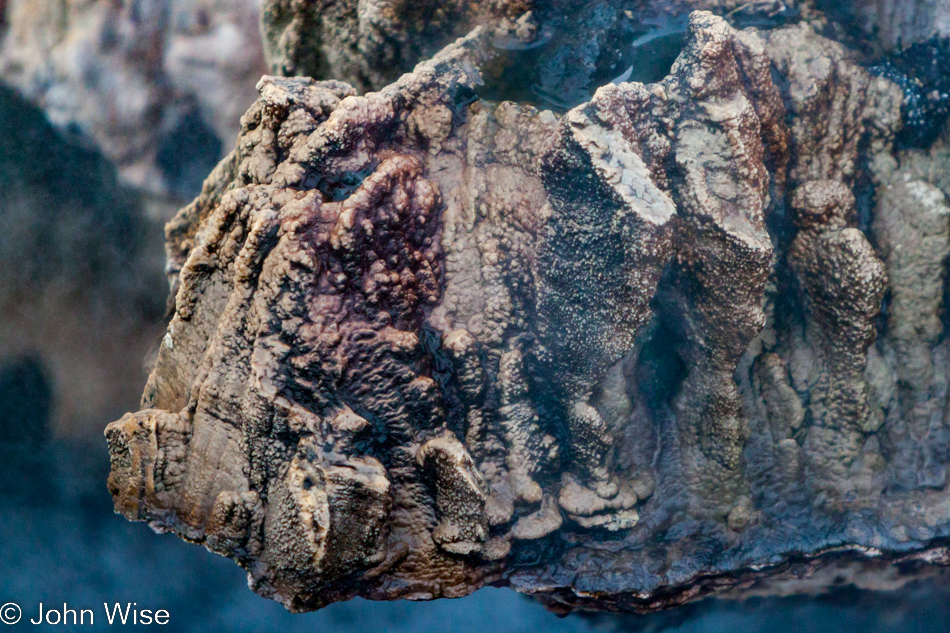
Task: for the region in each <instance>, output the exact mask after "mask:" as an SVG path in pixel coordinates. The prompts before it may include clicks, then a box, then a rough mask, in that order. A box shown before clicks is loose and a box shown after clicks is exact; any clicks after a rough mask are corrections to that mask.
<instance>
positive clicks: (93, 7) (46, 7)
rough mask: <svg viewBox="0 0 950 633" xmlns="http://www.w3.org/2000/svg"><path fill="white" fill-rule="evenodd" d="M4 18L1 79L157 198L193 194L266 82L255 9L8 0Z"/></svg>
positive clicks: (158, 0) (225, 1)
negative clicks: (256, 86) (258, 86)
mask: <svg viewBox="0 0 950 633" xmlns="http://www.w3.org/2000/svg"><path fill="white" fill-rule="evenodd" d="M0 14H2V15H0V78H2V80H3V81H4V82H6V83H7V84H9V85H12V86H14V87H16V88H17V89H18V90H19V91H20V92H21V93H22V94H23V95H24V96H25V97H26V98H28V99H29V100H31V101H32V102H33V103H35V104H37V105H38V106H39V107H41V108H42V109H43V110H44V111H45V112H46V115H47V117H49V119H50V120H51V121H52V122H53V123H54V124H55V125H56V126H58V127H60V128H61V129H65V130H70V131H72V132H73V133H74V134H75V133H77V132H78V134H79V135H80V136H81V137H82V138H84V139H86V140H87V142H91V143H92V144H94V145H95V146H96V147H97V148H98V149H99V150H100V151H101V152H102V153H103V154H105V156H106V157H107V158H109V159H110V160H112V161H113V162H114V163H115V164H116V165H117V166H118V168H119V172H120V176H121V177H122V178H123V180H124V181H125V183H126V184H130V185H133V186H135V187H138V188H141V189H144V190H146V191H148V192H150V193H152V194H158V195H161V196H168V195H171V196H173V197H178V199H181V197H183V196H187V197H190V196H192V195H193V193H194V191H195V190H196V189H197V187H198V186H200V182H201V180H202V178H203V177H204V176H205V175H206V174H207V172H208V170H209V169H210V168H211V167H213V166H214V164H215V163H216V162H217V161H218V159H219V158H220V157H221V156H222V155H223V154H224V153H226V151H227V150H228V149H229V148H230V147H231V145H232V144H233V143H234V137H235V135H236V133H237V128H238V120H239V118H240V116H241V114H242V113H243V112H244V110H245V109H246V108H247V103H248V102H250V101H251V100H252V99H253V98H254V92H253V89H252V88H253V85H254V82H256V81H257V79H258V78H259V77H260V75H261V73H262V72H263V71H264V64H263V53H262V47H261V40H260V35H259V33H258V10H257V3H256V0H200V1H199V2H169V1H166V0H146V1H144V2H108V1H105V0H95V1H93V2H68V3H62V2H57V1H54V0H40V1H36V0H10V1H9V2H4V3H2V4H0ZM209 161H210V164H209Z"/></svg>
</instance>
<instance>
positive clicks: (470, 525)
mask: <svg viewBox="0 0 950 633" xmlns="http://www.w3.org/2000/svg"><path fill="white" fill-rule="evenodd" d="M279 4H280V3H271V4H270V8H269V9H268V10H270V11H272V12H278V13H279V11H282V10H284V9H281V8H280V7H281V6H283V5H280V6H278V5H279ZM308 6H309V5H308ZM374 6H375V5H374ZM380 6H382V5H380ZM467 6H469V7H470V8H471V7H475V8H478V7H480V6H481V5H479V4H471V5H467ZM486 6H488V5H486ZM491 6H495V5H491ZM489 9H490V7H489V8H488V9H486V10H489ZM473 10H474V9H473ZM479 10H480V9H479ZM288 11H289V9H288ZM281 15H284V14H281ZM292 15H295V16H299V15H300V14H299V13H293V12H290V13H287V14H286V15H285V17H287V16H292ZM361 15H363V17H365V15H364V14H361ZM367 15H368V14H367ZM380 15H390V14H389V13H386V12H382V11H381V13H380ZM272 18H273V15H272ZM288 19H290V18H289V17H288ZM295 19H296V18H295ZM287 28H291V26H288V27H287ZM293 28H297V27H293ZM368 33H371V32H370V31H368ZM282 37H283V36H282ZM367 37H370V36H369V35H367ZM497 38H498V33H497V31H496V30H493V29H488V28H476V29H475V30H473V31H472V32H471V33H470V34H469V35H467V36H465V37H463V38H461V39H459V40H458V41H457V42H455V43H454V44H451V45H449V46H447V47H446V48H444V49H443V50H442V51H441V52H439V53H438V54H436V55H435V56H434V57H433V58H432V59H431V60H429V61H425V62H423V63H420V64H419V65H418V66H417V67H416V68H415V70H413V71H412V72H410V73H408V74H405V75H403V76H402V77H401V78H399V79H398V80H397V81H395V82H394V83H392V84H391V85H389V86H386V87H384V88H382V89H381V90H379V91H378V92H370V93H366V94H363V95H362V96H360V95H358V94H357V91H356V90H355V89H354V88H353V87H351V86H350V85H348V84H345V83H342V82H339V81H334V80H326V81H315V80H312V79H307V78H301V77H295V78H280V77H270V76H268V77H265V78H263V79H262V80H261V81H260V83H259V84H258V91H259V94H260V97H259V99H258V101H257V102H256V103H255V104H254V105H253V106H252V107H251V109H250V110H249V111H248V112H247V114H246V115H245V116H244V118H243V119H242V122H241V132H240V135H239V137H238V141H237V146H236V148H235V150H234V151H233V152H231V153H230V154H229V155H228V157H227V158H225V159H224V160H223V161H222V162H221V163H220V164H219V165H218V167H217V168H216V169H215V170H214V172H213V173H212V174H211V175H210V176H209V178H208V179H207V180H206V181H205V184H204V189H203V191H202V193H201V195H200V196H199V197H198V198H197V199H196V200H195V201H194V202H193V203H192V204H191V205H189V206H188V207H186V208H184V209H183V210H182V211H181V212H180V213H179V215H178V216H177V217H176V218H175V219H174V220H173V221H172V222H171V223H170V224H169V225H168V227H167V250H168V268H167V270H168V273H169V279H170V282H171V284H172V288H173V293H174V306H173V307H174V317H173V318H172V320H171V323H170V324H169V327H168V331H167V334H166V336H165V339H164V341H163V343H162V347H161V351H160V353H159V357H158V360H157V363H156V365H155V368H154V370H153V372H152V375H151V377H150V378H149V381H148V384H147V386H146V389H145V393H144V396H143V400H142V410H141V411H139V412H137V413H130V414H128V415H126V416H125V417H124V418H122V419H121V420H119V421H117V422H114V423H112V424H111V425H109V427H108V428H107V430H106V436H107V439H108V442H109V447H110V451H111V454H112V474H111V476H110V479H109V489H110V491H111V492H112V494H113V496H114V498H115V503H116V508H117V510H118V511H120V512H122V513H123V514H124V515H125V516H127V517H128V518H130V519H132V520H141V521H148V522H149V523H150V524H151V525H152V526H153V527H154V528H155V529H157V530H164V531H171V532H174V533H176V534H178V535H180V536H181V537H183V538H186V539H188V540H190V541H194V542H199V543H203V544H204V545H205V546H206V547H208V548H209V549H211V550H212V551H215V552H217V553H219V554H222V555H224V556H227V557H230V558H232V559H234V560H235V561H236V562H237V563H238V564H240V565H241V566H242V567H244V568H245V569H246V570H247V571H248V574H249V579H250V584H251V587H252V588H253V589H254V590H255V591H257V592H258V593H260V594H262V595H264V596H267V597H270V598H273V599H275V600H279V601H280V602H282V603H283V604H284V605H286V606H287V607H288V608H289V609H291V610H295V611H302V610H308V609H315V608H319V607H322V606H324V605H326V604H328V603H330V602H333V601H337V600H345V599H348V598H351V597H353V596H357V595H359V596H364V597H367V598H372V599H395V598H410V599H431V598H438V597H456V596H462V595H466V594H468V593H470V592H472V591H474V590H476V589H478V588H479V587H482V586H484V585H487V584H494V585H503V586H510V587H513V588H515V589H517V590H519V591H523V592H527V593H532V594H536V595H538V596H539V597H541V598H542V599H543V600H544V601H545V602H546V603H547V604H548V605H549V606H550V607H551V608H554V609H561V610H566V609H572V608H599V609H630V610H653V609H658V608H662V607H665V606H669V605H672V604H678V603H681V602H684V601H687V600H690V599H694V598H696V597H699V596H702V595H706V594H709V593H713V592H730V593H731V594H732V595H735V594H741V593H742V592H743V591H747V590H750V591H751V590H753V589H754V590H758V591H760V592H761V591H772V592H782V591H791V590H794V587H796V586H798V585H796V583H798V582H799V581H800V580H801V578H802V577H803V576H812V575H813V576H814V577H815V578H816V579H818V580H816V582H824V581H822V580H821V579H822V578H826V580H827V582H828V583H830V582H832V580H833V575H832V574H830V573H829V574H826V575H825V576H822V573H821V570H822V569H824V568H825V567H826V566H828V565H832V564H833V562H832V561H833V560H836V558H835V557H838V559H840V557H842V556H844V557H850V559H854V560H855V561H857V563H856V564H857V565H864V566H865V567H866V568H867V570H869V571H868V573H875V572H879V573H884V572H881V571H880V570H881V569H883V568H885V567H886V565H882V564H881V561H889V560H899V561H900V562H901V565H902V567H901V569H910V568H913V567H914V566H926V565H933V564H941V563H945V562H946V561H947V560H948V558H947V553H946V551H945V549H942V546H941V543H942V542H943V541H941V539H943V538H945V537H946V536H947V535H948V534H950V504H948V501H950V497H948V496H947V495H948V493H947V491H946V490H945V488H946V469H947V465H948V462H950V452H948V451H947V442H948V434H947V428H948V423H950V419H948V415H950V413H948V412H950V406H948V399H947V393H948V380H950V374H948V371H947V349H946V347H947V344H946V340H947V339H946V332H947V326H946V323H947V321H946V317H945V310H944V301H945V297H946V289H945V274H946V257H947V254H948V249H950V246H948V238H950V235H948V231H950V227H948V217H950V216H948V206H947V203H946V200H945V198H944V194H943V191H942V190H941V187H946V186H947V183H946V182H943V181H941V180H940V178H943V177H942V176H941V177H940V178H936V177H934V178H933V179H932V180H934V182H929V181H928V179H927V177H925V176H924V175H922V174H921V172H922V171H925V170H926V166H927V165H930V164H933V162H934V161H936V160H937V159H936V158H933V157H932V156H930V155H928V154H927V153H926V150H909V151H908V152H904V153H900V154H895V153H894V152H893V148H892V140H893V138H894V135H895V134H896V133H897V131H898V130H899V128H900V125H901V107H902V103H903V93H902V91H901V89H900V88H899V87H898V86H897V85H895V84H894V83H892V82H891V81H889V80H888V79H886V78H884V77H881V76H875V75H873V74H871V73H869V72H868V71H867V70H866V69H865V68H863V67H862V66H860V65H859V64H857V63H855V62H854V60H853V59H852V57H851V56H850V55H849V53H848V51H847V49H845V48H844V47H843V46H842V45H841V44H838V43H836V42H833V41H831V40H829V39H826V38H825V37H823V36H821V35H819V34H818V32H817V31H816V29H815V28H814V27H813V26H812V25H811V24H810V23H809V22H808V21H803V22H801V23H798V24H794V25H790V26H785V27H780V28H774V29H772V30H761V31H760V30H756V29H754V28H750V29H745V30H736V29H735V28H733V27H732V26H730V25H729V23H728V22H727V21H726V20H724V19H722V18H720V17H716V16H715V15H713V14H712V13H708V12H701V11H700V12H694V13H692V14H691V15H690V17H689V21H688V27H687V28H686V32H685V40H684V44H683V46H682V49H681V51H680V53H679V55H678V57H677V58H676V61H675V62H674V63H673V66H672V68H671V69H670V71H669V73H668V75H667V76H666V77H665V78H663V79H662V80H661V81H659V82H656V83H651V84H643V83H638V82H632V81H617V82H616V83H608V84H607V85H604V86H603V87H601V88H600V89H598V90H597V91H596V92H595V94H594V95H593V97H592V98H591V99H590V100H589V101H588V102H586V103H584V104H582V105H579V106H577V107H574V108H572V109H569V110H568V111H566V112H565V113H563V114H556V113H554V112H551V111H548V110H539V109H537V108H535V107H534V106H531V105H528V104H524V103H521V104H519V103H516V102H513V101H488V100H486V99H484V98H482V97H481V96H480V95H481V93H483V92H485V91H486V90H489V89H490V88H491V86H490V85H487V82H488V81H489V80H490V77H488V76H487V75H486V74H485V73H484V72H483V70H484V69H485V68H488V67H490V65H491V63H492V60H493V59H495V58H496V57H497V56H498V55H499V54H501V53H499V47H498V46H497V43H498V40H497ZM281 41H282V42H284V45H286V46H285V50H287V51H292V50H302V49H295V48H294V46H298V47H299V46H305V45H306V43H305V42H301V41H300V40H299V39H298V40H294V39H293V38H292V37H291V36H290V35H287V36H286V37H285V38H284V39H282V40H281ZM370 41H373V40H372V38H371V37H370ZM291 44H293V46H291ZM307 50H310V51H311V52H312V49H307ZM360 50H364V48H361V49H360ZM291 57H292V56H291ZM374 82H375V80H374V79H372V78H370V79H367V83H369V84H373V83H374ZM361 87H364V86H361ZM938 155H939V154H936V155H935V156H938ZM928 161H930V162H928ZM875 187H876V188H877V191H878V193H877V196H876V203H875V197H874V196H872V195H868V194H866V193H865V192H867V191H868V190H869V189H870V190H872V191H873V189H874V188H875ZM856 194H857V195H856ZM872 559H873V560H872ZM864 560H867V561H868V562H867V563H862V562H861V561H864Z"/></svg>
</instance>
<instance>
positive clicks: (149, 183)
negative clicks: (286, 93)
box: [0, 0, 950, 633]
mask: <svg viewBox="0 0 950 633" xmlns="http://www.w3.org/2000/svg"><path fill="white" fill-rule="evenodd" d="M263 73H264V62H263V56H262V52H261V42H260V35H259V33H258V25H257V1H256V0H194V1H192V2H184V1H181V0H132V1H128V2H113V1H105V0H82V1H79V0H75V1H72V0H71V1H63V0H0V193H2V195H0V604H2V603H6V602H9V601H16V602H18V603H20V604H21V605H22V606H24V609H25V612H26V613H25V614H26V615H28V616H29V617H33V612H32V611H31V610H30V609H32V608H33V607H34V606H35V605H36V604H38V603H39V602H44V603H45V604H47V605H56V604H62V603H63V602H69V603H70V605H71V606H76V607H95V606H96V605H99V604H101V603H102V602H106V601H107V602H116V601H118V602H125V601H133V602H136V603H137V604H138V605H139V606H141V607H144V608H152V609H166V610H167V611H169V612H170V614H171V622H170V624H169V625H167V626H166V627H164V628H165V629H166V630H174V631H265V630H281V631H322V632H333V631H352V630H354V629H355V628H359V629H362V630H368V631H392V632H396V631H407V632H408V631H419V632H421V631H472V632H476V631H492V633H505V632H509V631H511V632H514V631H564V632H567V631H572V632H573V631H631V632H633V631H657V632H658V631H671V632H672V631H682V632H686V631H690V632H693V631H695V632H700V631H708V632H712V631H737V630H741V631H774V632H777V633H781V632H785V631H789V632H792V631H795V632H807V631H830V630H837V631H841V632H848V631H861V632H862V633H877V632H885V631H946V630H948V628H950V593H947V592H946V590H944V589H940V588H939V587H937V586H935V585H934V584H932V583H930V584H928V583H912V584H910V585H908V586H906V587H905V588H904V589H903V590H901V591H900V592H897V593H890V594H871V593H867V592H862V591H858V590H856V589H854V588H850V587H846V586H843V587H841V588H840V589H838V590H836V591H835V592H833V593H830V594H826V595H822V596H802V597H792V598H784V599H775V598H773V599H754V600H748V601H745V602H741V603H739V602H724V601H705V602H701V603H698V604H694V605H689V606H687V607H683V608H680V609H678V610H675V611H671V612H666V613H660V614H654V615H649V616H632V615H629V616H617V615H607V614H600V615H581V614H574V615H570V616H568V617H566V618H559V617H557V616H555V615H553V614H551V613H548V612H547V611H545V610H544V608H543V607H541V606H540V605H539V604H537V603H536V602H534V601H532V600H530V599H529V598H526V597H523V596H520V595H518V594H516V593H514V592H512V591H508V590H504V589H493V588H488V589H484V590H482V591H479V592H477V593H475V594H474V595H472V596H470V597H468V598H464V599H460V600H440V601H436V602H432V603H409V602H396V603H372V602H368V601H364V600H359V599H357V600H353V601H350V602H347V603H343V604H335V605H332V606H330V607H328V608H326V609H324V610H322V611H320V612H318V613H313V614H306V615H292V614H289V613H287V612H286V611H284V609H283V608H282V607H281V606H280V605H278V604H276V603H273V602H270V601H268V600H265V599H263V598H260V597H258V596H256V595H255V594H253V593H252V592H251V591H250V590H248V589H247V586H246V580H245V577H244V574H243V572H242V571H241V570H240V569H239V568H238V567H237V566H235V565H234V564H233V563H231V562H230V561H227V560H225V559H222V558H219V557H216V556H214V555H212V554H210V553H209V552H207V551H206V550H204V549H203V548H201V547H199V546H194V545H189V544H186V543H184V542H182V541H180V540H179V539H177V538H176V537H173V536H170V535H161V536H159V535H156V534H154V533H153V532H152V531H151V530H150V529H149V528H148V527H147V526H145V525H142V524H132V523H128V522H126V521H125V520H124V519H122V518H120V517H118V516H116V515H114V514H113V512H112V502H111V498H110V497H109V494H108V492H107V491H106V487H105V482H106V477H107V475H108V471H109V459H108V452H107V450H106V446H105V442H104V440H103V437H102V429H103V428H104V427H105V425H106V424H107V423H108V422H110V421H112V420H116V419H118V418H119V417H121V416H122V414H123V413H125V412H126V411H130V410H135V409H137V401H138V398H139V395H140V392H141V389H142V386H143V385H144V382H145V377H146V374H147V370H146V368H147V366H148V362H149V358H151V357H152V356H153V354H154V353H155V350H156V349H157V345H158V343H159V342H160V340H161V337H162V333H163V330H164V320H165V305H166V304H165V302H166V294H167V288H168V286H167V282H166V280H165V276H164V273H163V266H164V252H163V229H162V227H163V225H164V223H165V222H166V221H168V220H169V219H170V218H171V217H172V215H173V214H174V213H175V211H176V210H177V209H178V208H179V207H180V206H182V205H183V204H185V203H187V202H188V201H189V200H190V199H191V197H193V196H194V195H196V194H197V192H198V191H199V189H200V186H201V182H202V179H203V178H204V176H205V175H206V174H207V173H208V172H209V171H210V170H211V168H212V167H213V166H214V165H215V163H216V162H217V161H218V160H219V159H220V158H221V157H222V156H223V155H224V153H226V151H228V149H230V147H231V146H232V145H233V142H234V138H235V136H236V133H237V130H238V124H239V118H240V115H241V114H242V113H243V111H244V110H245V109H246V108H247V107H248V106H249V105H250V104H251V103H252V102H253V100H254V98H255V91H254V84H255V83H256V81H257V79H258V78H259V77H260V75H261V74H263ZM27 619H28V617H25V618H24V620H23V621H21V623H20V624H19V625H16V626H15V627H14V628H25V627H29V626H31V625H29V624H28V623H27V621H26V620H27ZM34 628H35V627H34ZM60 628H69V627H60ZM75 628H84V627H75ZM97 628H102V627H101V626H99V627H97ZM110 628H111V627H110Z"/></svg>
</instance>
